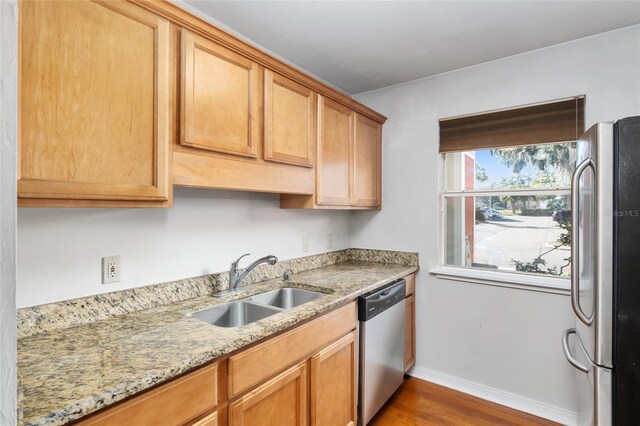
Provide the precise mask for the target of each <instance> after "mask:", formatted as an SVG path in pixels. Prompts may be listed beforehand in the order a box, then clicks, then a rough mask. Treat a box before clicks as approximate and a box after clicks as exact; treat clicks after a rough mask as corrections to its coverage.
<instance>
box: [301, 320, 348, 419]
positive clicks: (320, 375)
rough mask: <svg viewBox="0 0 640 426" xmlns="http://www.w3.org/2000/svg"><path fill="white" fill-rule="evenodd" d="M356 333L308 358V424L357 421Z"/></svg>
mask: <svg viewBox="0 0 640 426" xmlns="http://www.w3.org/2000/svg"><path fill="white" fill-rule="evenodd" d="M356 402H357V391H356V333H355V332H352V333H350V334H348V335H346V336H345V337H343V338H342V339H340V340H338V341H337V342H335V343H333V344H332V345H330V346H329V347H327V348H325V349H323V350H322V351H321V352H319V353H318V354H316V355H314V356H313V357H312V358H311V426H354V425H355V424H356Z"/></svg>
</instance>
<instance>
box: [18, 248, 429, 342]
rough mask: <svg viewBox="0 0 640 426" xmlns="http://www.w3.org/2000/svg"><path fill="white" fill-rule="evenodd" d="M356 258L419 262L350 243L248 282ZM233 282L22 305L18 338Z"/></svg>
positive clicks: (259, 272)
mask: <svg viewBox="0 0 640 426" xmlns="http://www.w3.org/2000/svg"><path fill="white" fill-rule="evenodd" d="M350 260H359V261H368V262H375V263H395V264H401V265H406V266H418V254H417V253H413V252H403V251H392V250H373V249H362V248H348V249H342V250H337V251H333V252H328V253H321V254H317V255H311V256H305V257H299V258H294V259H287V260H283V261H280V262H278V263H277V264H275V265H273V266H269V265H261V266H259V267H257V268H256V269H254V270H253V271H252V272H251V273H250V274H249V275H247V277H246V278H245V279H244V280H243V283H242V284H243V285H249V284H253V283H256V282H260V281H265V280H270V279H275V278H280V277H282V276H283V274H284V272H285V271H286V270H291V272H293V273H294V274H295V273H299V272H304V271H308V270H311V269H316V268H321V267H324V266H330V265H334V264H336V263H341V262H346V261H350ZM228 285H229V276H228V271H224V272H219V273H214V274H207V275H202V276H199V277H192V278H185V279H179V280H175V281H168V282H164V283H159V284H150V285H145V286H141V287H135V288H131V289H126V290H119V291H114V292H109V293H101V294H97V295H93V296H86V297H81V298H78V299H72V300H63V301H59V302H53V303H48V304H44V305H37V306H30V307H26V308H21V309H18V314H17V337H18V339H21V338H25V337H30V336H34V335H37V334H40V333H46V332H51V331H57V330H61V329H65V328H69V327H74V326H77V325H82V324H87V323H91V322H95V321H100V320H104V319H108V318H112V317H115V316H119V315H124V314H129V313H133V312H137V311H141V310H145V309H150V308H155V307H159V306H163V305H168V304H171V303H176V302H181V301H185V300H189V299H194V298H197V297H201V296H205V295H210V294H211V293H213V292H215V291H218V290H224V289H225V288H227V287H228Z"/></svg>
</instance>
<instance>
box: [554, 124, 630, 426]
mask: <svg viewBox="0 0 640 426" xmlns="http://www.w3.org/2000/svg"><path fill="white" fill-rule="evenodd" d="M576 160H577V161H576V164H577V165H576V169H575V171H574V173H573V177H572V181H571V205H572V206H571V207H572V210H571V224H572V225H571V226H572V246H571V260H572V265H571V305H572V308H573V311H574V313H575V328H571V329H568V330H565V331H564V332H563V336H562V347H563V350H564V353H565V356H566V358H567V360H568V361H569V363H571V365H573V366H574V367H575V368H576V384H577V395H578V425H580V426H589V425H602V426H610V425H619V426H623V425H638V424H640V117H630V118H625V119H622V120H620V121H617V122H616V123H615V124H614V123H598V124H596V125H595V126H593V127H591V128H590V129H589V130H588V131H587V132H585V134H584V135H583V136H582V137H581V138H580V139H579V140H578V143H577V151H576Z"/></svg>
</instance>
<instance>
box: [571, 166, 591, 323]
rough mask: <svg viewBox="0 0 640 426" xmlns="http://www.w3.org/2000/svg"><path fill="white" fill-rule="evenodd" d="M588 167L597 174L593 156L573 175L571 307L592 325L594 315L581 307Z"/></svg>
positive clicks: (578, 167)
mask: <svg viewBox="0 0 640 426" xmlns="http://www.w3.org/2000/svg"><path fill="white" fill-rule="evenodd" d="M587 167H591V169H592V170H593V175H594V176H595V174H596V168H595V164H594V163H593V160H592V159H591V158H587V159H585V160H584V161H583V162H582V163H580V164H579V165H578V166H577V167H576V169H575V171H574V172H573V175H572V176H571V229H572V234H573V235H572V236H571V238H572V239H573V241H572V242H571V307H572V308H573V311H574V312H575V313H576V316H577V317H578V318H580V321H582V322H583V323H585V324H586V325H591V323H592V322H593V315H592V316H591V317H588V316H587V315H586V314H585V313H584V311H583V310H582V308H581V307H580V257H579V251H580V248H579V247H580V228H579V223H578V222H579V220H580V176H582V173H583V172H584V171H585V170H586V169H587Z"/></svg>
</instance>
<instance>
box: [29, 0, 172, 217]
mask: <svg viewBox="0 0 640 426" xmlns="http://www.w3.org/2000/svg"><path fill="white" fill-rule="evenodd" d="M19 12H20V81H19V96H20V112H19V114H20V142H19V144H20V146H19V156H20V164H19V176H18V197H20V198H21V199H23V200H21V201H26V202H29V201H33V200H34V199H37V200H39V201H40V202H41V201H42V199H47V200H49V201H51V202H52V204H51V205H55V202H58V203H60V202H63V204H64V202H67V203H70V202H69V201H68V200H98V201H97V204H96V205H100V204H99V202H100V200H102V201H105V200H117V201H145V202H146V201H160V202H164V201H167V200H168V199H169V197H170V194H171V187H170V170H169V166H170V164H169V158H170V149H169V148H170V147H169V145H170V144H169V134H170V129H169V126H170V123H169V120H170V104H171V99H170V96H171V95H170V86H171V76H170V69H169V55H170V46H169V22H168V21H167V20H166V19H164V18H161V17H159V16H157V15H155V14H153V13H151V12H149V11H146V10H144V9H142V8H140V7H138V6H135V5H133V4H131V3H128V2H124V1H117V2H115V1H114V2H111V1H108V2H107V1H104V2H103V1H88V0H83V1H25V2H21V3H20V8H19ZM24 199H31V200H24ZM56 200H57V201H56ZM61 200H62V201H61ZM65 200H66V201H65ZM21 205H29V204H21ZM40 205H47V204H46V203H45V204H40ZM64 205H70V206H73V203H70V204H64Z"/></svg>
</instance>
